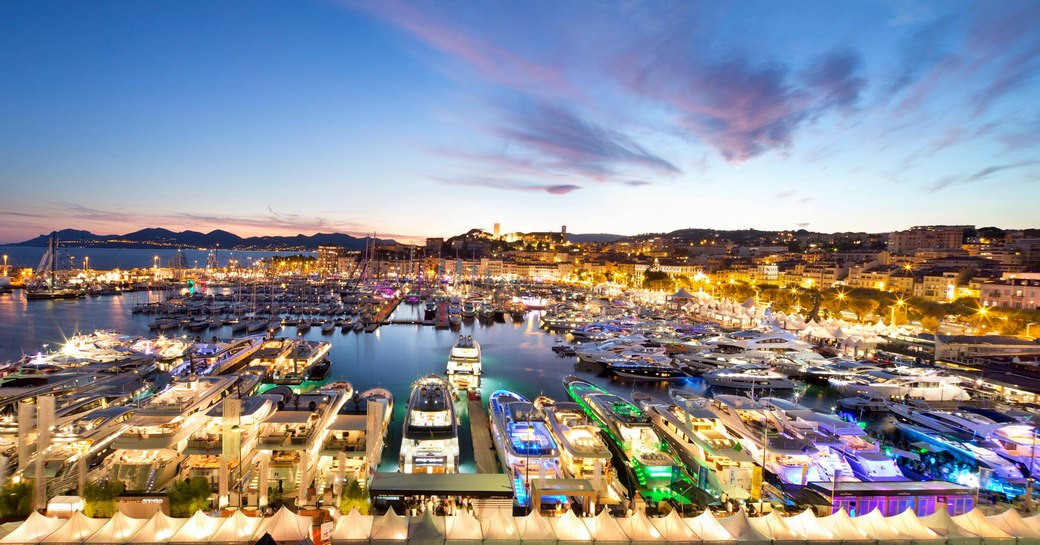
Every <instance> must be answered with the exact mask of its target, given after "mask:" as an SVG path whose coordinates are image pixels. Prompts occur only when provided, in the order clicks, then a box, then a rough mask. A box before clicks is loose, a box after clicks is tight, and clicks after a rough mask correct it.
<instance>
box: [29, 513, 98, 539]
mask: <svg viewBox="0 0 1040 545" xmlns="http://www.w3.org/2000/svg"><path fill="white" fill-rule="evenodd" d="M106 522H108V521H107V520H106V519H92V518H90V517H88V516H86V515H84V514H83V512H82V511H76V512H75V513H73V514H72V516H71V517H69V520H68V521H66V522H65V524H63V525H62V526H61V528H58V529H57V530H55V531H54V533H52V534H51V535H49V536H47V537H45V538H43V539H42V540H41V541H40V543H82V542H83V540H85V539H87V538H88V537H90V536H91V535H93V534H94V532H97V531H98V530H99V529H100V528H101V527H102V526H104V525H105V523H106Z"/></svg>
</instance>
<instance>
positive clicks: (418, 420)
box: [400, 375, 459, 473]
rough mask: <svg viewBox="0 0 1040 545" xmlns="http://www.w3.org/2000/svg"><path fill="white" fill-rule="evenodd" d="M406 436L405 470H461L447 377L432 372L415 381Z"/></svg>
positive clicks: (403, 464)
mask: <svg viewBox="0 0 1040 545" xmlns="http://www.w3.org/2000/svg"><path fill="white" fill-rule="evenodd" d="M402 435H403V438H402V440H401V455H400V463H401V472H402V473H457V472H458V470H459V433H458V420H457V419H456V416H455V404H454V403H452V399H451V386H450V385H449V384H448V383H447V382H445V380H444V379H442V378H441V377H439V376H437V375H429V376H427V377H424V378H421V379H419V380H417V381H415V382H414V383H412V393H411V395H410V396H409V398H408V410H407V412H406V413H405V417H404V429H403V433H402Z"/></svg>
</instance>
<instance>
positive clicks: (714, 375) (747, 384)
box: [703, 364, 795, 390]
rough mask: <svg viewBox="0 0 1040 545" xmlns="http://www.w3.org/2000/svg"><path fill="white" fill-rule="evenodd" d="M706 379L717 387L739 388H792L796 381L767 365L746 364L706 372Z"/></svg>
mask: <svg viewBox="0 0 1040 545" xmlns="http://www.w3.org/2000/svg"><path fill="white" fill-rule="evenodd" d="M703 376H704V381H705V382H707V383H708V384H709V385H711V386H713V387H715V388H733V389H738V390H752V389H753V390H792V389H794V387H795V383H794V381H792V380H791V379H789V378H787V377H785V376H784V375H782V374H780V373H777V372H776V371H773V370H771V369H770V368H769V367H767V366H765V365H757V364H744V365H736V366H733V367H730V368H728V369H716V370H714V371H708V372H707V373H704V375H703Z"/></svg>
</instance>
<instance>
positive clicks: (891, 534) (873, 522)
mask: <svg viewBox="0 0 1040 545" xmlns="http://www.w3.org/2000/svg"><path fill="white" fill-rule="evenodd" d="M842 511H844V509H842ZM849 520H851V521H852V524H853V525H855V526H856V528H858V529H859V531H861V532H863V533H864V534H866V535H868V536H870V537H871V538H873V539H876V540H878V541H899V540H903V539H906V540H907V541H909V540H910V537H909V536H904V535H903V534H902V533H900V532H899V530H897V529H896V528H894V527H893V526H892V525H891V524H889V522H888V519H886V518H885V515H882V514H881V510H880V509H878V508H876V507H875V508H874V510H873V511H871V512H869V513H867V514H866V515H860V516H858V517H856V518H852V519H849Z"/></svg>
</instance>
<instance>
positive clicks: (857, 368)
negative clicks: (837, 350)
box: [804, 360, 881, 384]
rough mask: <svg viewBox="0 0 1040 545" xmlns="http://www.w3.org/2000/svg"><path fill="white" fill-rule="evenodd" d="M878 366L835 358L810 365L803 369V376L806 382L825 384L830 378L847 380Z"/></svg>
mask: <svg viewBox="0 0 1040 545" xmlns="http://www.w3.org/2000/svg"><path fill="white" fill-rule="evenodd" d="M879 370H881V368H880V367H877V366H876V365H871V364H869V363H864V362H861V361H849V360H836V361H831V362H827V363H821V364H819V365H813V366H810V367H809V368H807V369H806V370H805V374H804V378H805V380H806V381H808V382H818V383H823V384H826V383H827V381H829V380H830V379H839V380H847V379H850V378H853V377H855V376H857V375H861V374H863V373H866V372H869V371H879Z"/></svg>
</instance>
